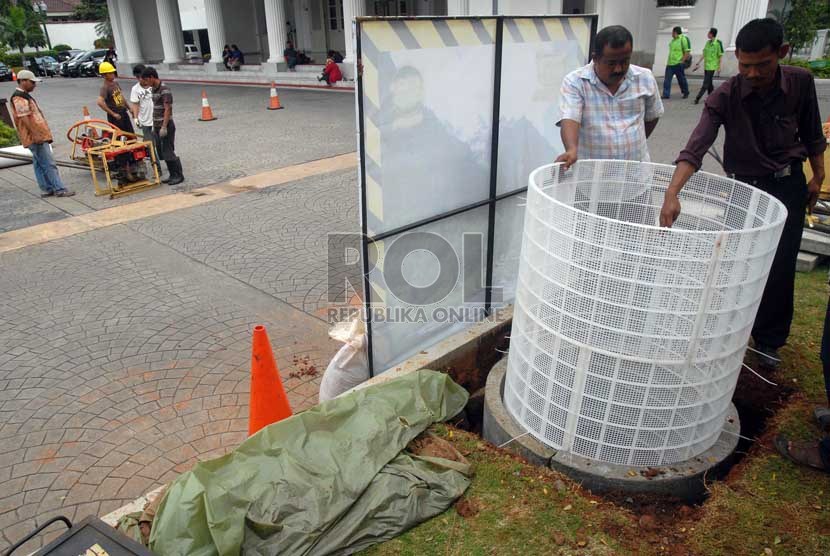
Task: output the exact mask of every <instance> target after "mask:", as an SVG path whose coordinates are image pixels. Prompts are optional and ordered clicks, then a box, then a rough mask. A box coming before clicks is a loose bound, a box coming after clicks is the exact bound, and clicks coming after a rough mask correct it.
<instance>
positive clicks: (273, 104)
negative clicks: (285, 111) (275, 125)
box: [268, 81, 282, 110]
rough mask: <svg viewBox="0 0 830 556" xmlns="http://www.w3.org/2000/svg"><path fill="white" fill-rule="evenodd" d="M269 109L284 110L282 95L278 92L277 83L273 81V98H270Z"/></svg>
mask: <svg viewBox="0 0 830 556" xmlns="http://www.w3.org/2000/svg"><path fill="white" fill-rule="evenodd" d="M268 110H282V105H280V96H279V95H278V94H277V84H276V82H274V81H271V98H270V99H269V100H268Z"/></svg>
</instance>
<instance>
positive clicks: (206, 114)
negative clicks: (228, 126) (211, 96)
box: [199, 89, 216, 122]
mask: <svg viewBox="0 0 830 556" xmlns="http://www.w3.org/2000/svg"><path fill="white" fill-rule="evenodd" d="M215 119H216V118H214V117H213V111H212V110H211V109H210V103H208V99H207V93H206V92H205V90H204V89H202V117H201V118H199V121H200V122H209V121H211V120H215Z"/></svg>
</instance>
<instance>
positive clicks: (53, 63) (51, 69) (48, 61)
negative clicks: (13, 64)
mask: <svg viewBox="0 0 830 556" xmlns="http://www.w3.org/2000/svg"><path fill="white" fill-rule="evenodd" d="M35 61H36V62H37V65H38V68H39V69H40V71H39V74H40V75H41V76H46V77H54V76H56V75H57V74H58V71H59V66H60V64H58V61H57V60H55V59H54V58H52V57H51V56H38V57H35ZM30 65H31V63H30V62H29V60H28V59H26V67H27V68H28V67H29V66H30Z"/></svg>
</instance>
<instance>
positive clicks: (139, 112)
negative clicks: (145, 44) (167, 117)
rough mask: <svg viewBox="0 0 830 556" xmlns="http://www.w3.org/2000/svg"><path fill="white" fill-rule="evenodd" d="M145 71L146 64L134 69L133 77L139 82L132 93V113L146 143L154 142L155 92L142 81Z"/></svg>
mask: <svg viewBox="0 0 830 556" xmlns="http://www.w3.org/2000/svg"><path fill="white" fill-rule="evenodd" d="M142 71H144V64H138V65H136V66H135V67H134V68H133V75H134V76H135V78H136V79H138V82H137V83H136V84H135V85H133V88H132V90H131V91H130V111H131V112H132V114H133V119H134V120H135V126H136V129H140V130H141V134H142V135H143V136H144V139H145V140H146V141H152V140H153V91H152V89H151V88H150V85H149V84H147V83H145V82H144V81H143V80H142V79H141V72H142Z"/></svg>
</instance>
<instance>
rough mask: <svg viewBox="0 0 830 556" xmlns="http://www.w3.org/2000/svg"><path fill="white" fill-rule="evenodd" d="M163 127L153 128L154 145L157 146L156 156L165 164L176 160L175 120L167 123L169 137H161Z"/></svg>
mask: <svg viewBox="0 0 830 556" xmlns="http://www.w3.org/2000/svg"><path fill="white" fill-rule="evenodd" d="M159 129H161V127H160V126H159V127H155V126H153V144H154V145H155V146H156V154H157V156H158V157H159V158H161V159H162V160H163V161H165V162H170V161H172V160H176V158H177V157H176V124H174V123H173V120H170V121H169V122H167V137H160V136H159Z"/></svg>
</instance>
